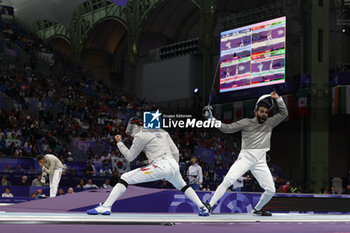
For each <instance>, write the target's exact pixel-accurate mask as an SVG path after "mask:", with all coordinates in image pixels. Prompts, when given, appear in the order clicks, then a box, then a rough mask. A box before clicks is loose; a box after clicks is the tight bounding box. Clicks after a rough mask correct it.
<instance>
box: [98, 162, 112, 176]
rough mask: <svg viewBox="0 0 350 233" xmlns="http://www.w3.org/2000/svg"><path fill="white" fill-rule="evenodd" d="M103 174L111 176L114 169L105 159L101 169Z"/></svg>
mask: <svg viewBox="0 0 350 233" xmlns="http://www.w3.org/2000/svg"><path fill="white" fill-rule="evenodd" d="M100 175H101V176H109V175H112V169H111V168H110V166H109V163H108V160H104V161H103V165H102V167H101V169H100Z"/></svg>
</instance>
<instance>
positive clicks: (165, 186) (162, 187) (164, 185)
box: [160, 180, 168, 189]
mask: <svg viewBox="0 0 350 233" xmlns="http://www.w3.org/2000/svg"><path fill="white" fill-rule="evenodd" d="M167 185H168V182H167V181H166V180H163V181H162V183H161V184H160V188H161V189H166V188H167Z"/></svg>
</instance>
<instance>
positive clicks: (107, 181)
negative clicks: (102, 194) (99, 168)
mask: <svg viewBox="0 0 350 233" xmlns="http://www.w3.org/2000/svg"><path fill="white" fill-rule="evenodd" d="M101 188H104V189H106V188H112V186H111V185H110V180H109V179H106V180H105V183H104V184H103V185H102V187H101Z"/></svg>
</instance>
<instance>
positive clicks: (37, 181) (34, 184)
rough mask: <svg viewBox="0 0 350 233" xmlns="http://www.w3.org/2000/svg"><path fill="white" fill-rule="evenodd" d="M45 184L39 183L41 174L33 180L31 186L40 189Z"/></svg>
mask: <svg viewBox="0 0 350 233" xmlns="http://www.w3.org/2000/svg"><path fill="white" fill-rule="evenodd" d="M44 185H45V184H43V183H41V174H40V175H39V176H38V177H37V178H35V179H34V180H33V181H32V186H39V187H42V186H44Z"/></svg>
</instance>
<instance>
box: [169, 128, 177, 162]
mask: <svg viewBox="0 0 350 233" xmlns="http://www.w3.org/2000/svg"><path fill="white" fill-rule="evenodd" d="M168 141H169V147H170V151H171V155H172V156H173V157H174V159H175V160H176V162H179V149H177V147H176V145H175V143H174V141H173V139H171V137H170V135H169V133H168Z"/></svg>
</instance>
